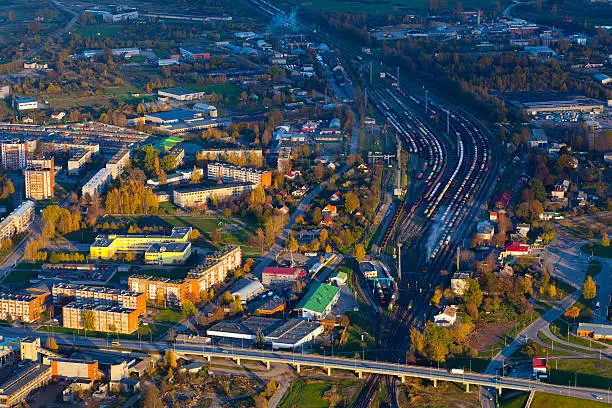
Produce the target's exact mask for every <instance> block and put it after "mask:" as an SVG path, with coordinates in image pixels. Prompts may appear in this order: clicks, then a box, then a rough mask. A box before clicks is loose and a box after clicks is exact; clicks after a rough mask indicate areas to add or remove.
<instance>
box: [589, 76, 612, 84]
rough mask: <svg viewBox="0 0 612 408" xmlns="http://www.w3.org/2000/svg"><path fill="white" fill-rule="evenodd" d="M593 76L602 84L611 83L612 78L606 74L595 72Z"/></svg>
mask: <svg viewBox="0 0 612 408" xmlns="http://www.w3.org/2000/svg"><path fill="white" fill-rule="evenodd" d="M593 78H594V79H595V80H596V81H597V82H599V83H600V84H602V85H607V84H609V83H612V78H610V77H609V76H607V75H606V74H595V75H593Z"/></svg>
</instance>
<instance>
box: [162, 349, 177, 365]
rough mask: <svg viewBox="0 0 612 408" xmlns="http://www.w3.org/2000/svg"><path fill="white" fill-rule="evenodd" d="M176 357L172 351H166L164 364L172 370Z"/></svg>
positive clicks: (175, 363)
mask: <svg viewBox="0 0 612 408" xmlns="http://www.w3.org/2000/svg"><path fill="white" fill-rule="evenodd" d="M177 360H178V355H177V354H176V353H175V352H174V350H172V349H167V350H166V352H165V353H164V363H166V365H167V366H168V367H170V368H172V369H175V368H176V367H177V365H178V364H177Z"/></svg>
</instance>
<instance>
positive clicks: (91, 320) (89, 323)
mask: <svg viewBox="0 0 612 408" xmlns="http://www.w3.org/2000/svg"><path fill="white" fill-rule="evenodd" d="M82 319H83V330H85V334H87V330H90V331H91V330H94V329H95V327H96V315H95V314H94V312H93V310H83V315H82Z"/></svg>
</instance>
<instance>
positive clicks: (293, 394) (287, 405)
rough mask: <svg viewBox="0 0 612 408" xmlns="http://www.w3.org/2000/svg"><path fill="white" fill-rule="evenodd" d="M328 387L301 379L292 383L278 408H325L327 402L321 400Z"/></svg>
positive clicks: (321, 383)
mask: <svg viewBox="0 0 612 408" xmlns="http://www.w3.org/2000/svg"><path fill="white" fill-rule="evenodd" d="M328 389H329V385H328V384H327V383H325V382H323V381H306V380H303V379H301V378H298V379H297V380H295V381H293V382H292V383H291V386H290V387H289V389H288V390H287V393H286V394H285V395H284V396H283V399H282V400H281V402H280V403H279V404H278V406H279V408H298V407H308V408H327V407H329V402H327V401H326V400H324V399H323V394H324V393H325V391H327V390H328Z"/></svg>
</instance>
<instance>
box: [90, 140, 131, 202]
mask: <svg viewBox="0 0 612 408" xmlns="http://www.w3.org/2000/svg"><path fill="white" fill-rule="evenodd" d="M129 162H130V150H129V149H121V150H119V151H118V152H117V153H116V154H115V155H114V156H113V157H112V158H111V159H110V160H109V161H108V163H106V166H105V167H103V168H101V169H100V170H99V171H98V172H97V173H96V174H94V175H93V176H92V178H90V179H89V180H88V181H87V183H85V184H84V185H83V187H82V188H81V194H82V195H83V196H84V195H85V194H89V195H90V196H91V197H93V196H96V195H97V196H100V195H102V193H103V192H104V191H105V190H106V187H107V186H108V185H109V184H110V182H111V181H113V179H116V178H117V177H119V175H120V174H121V173H123V170H125V167H126V166H127V165H128V164H129Z"/></svg>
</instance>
